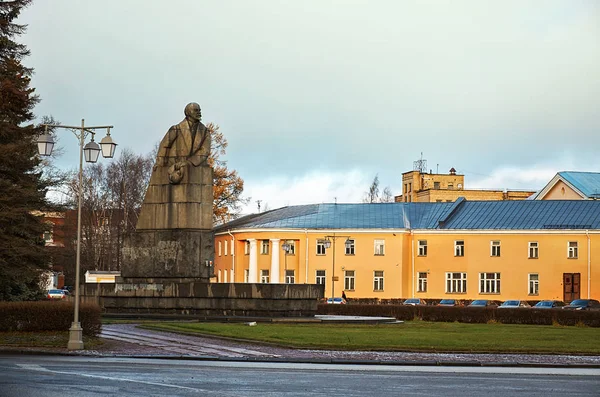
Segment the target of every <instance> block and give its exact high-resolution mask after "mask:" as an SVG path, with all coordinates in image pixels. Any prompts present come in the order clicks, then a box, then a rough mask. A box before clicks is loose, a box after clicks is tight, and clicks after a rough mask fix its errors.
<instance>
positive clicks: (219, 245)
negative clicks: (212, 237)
mask: <svg viewBox="0 0 600 397" xmlns="http://www.w3.org/2000/svg"><path fill="white" fill-rule="evenodd" d="M217 245H218V247H219V250H218V251H219V256H221V242H220V241H219V244H217Z"/></svg>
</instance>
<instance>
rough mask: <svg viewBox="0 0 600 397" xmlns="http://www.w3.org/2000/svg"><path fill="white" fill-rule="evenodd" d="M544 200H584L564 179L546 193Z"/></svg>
mask: <svg viewBox="0 0 600 397" xmlns="http://www.w3.org/2000/svg"><path fill="white" fill-rule="evenodd" d="M542 200H583V197H581V196H580V195H579V194H577V193H576V192H575V191H574V190H573V189H571V188H570V187H569V186H568V185H567V184H565V183H564V182H563V181H558V182H556V184H555V185H554V186H552V188H551V189H550V190H549V191H548V193H546V195H545V196H544V197H542Z"/></svg>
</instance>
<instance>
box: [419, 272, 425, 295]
mask: <svg viewBox="0 0 600 397" xmlns="http://www.w3.org/2000/svg"><path fill="white" fill-rule="evenodd" d="M417 292H427V272H419V273H418V274H417Z"/></svg>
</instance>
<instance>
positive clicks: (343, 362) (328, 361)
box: [0, 349, 600, 369]
mask: <svg viewBox="0 0 600 397" xmlns="http://www.w3.org/2000/svg"><path fill="white" fill-rule="evenodd" d="M0 354H2V355H7V354H14V355H19V354H20V355H24V356H34V355H35V356H61V357H66V356H70V357H88V358H130V359H145V360H147V359H153V360H165V361H175V360H183V361H221V362H256V363H290V364H333V365H389V366H406V367H487V368H490V367H503V368H585V369H600V364H551V363H539V364H537V363H522V362H518V361H515V362H481V361H436V360H431V361H428V360H423V361H381V360H352V359H341V358H293V357H219V356H184V355H179V356H177V355H168V356H167V355H152V354H148V355H145V354H102V353H90V354H81V353H76V352H49V351H44V350H39V351H37V350H10V349H0Z"/></svg>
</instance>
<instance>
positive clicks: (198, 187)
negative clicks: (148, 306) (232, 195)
mask: <svg viewBox="0 0 600 397" xmlns="http://www.w3.org/2000/svg"><path fill="white" fill-rule="evenodd" d="M184 114H185V119H183V120H182V121H181V122H180V123H178V124H175V125H173V126H172V127H171V128H169V130H168V131H167V133H166V134H165V136H164V138H163V139H162V141H161V142H160V146H159V148H158V154H157V157H156V163H155V164H154V167H153V170H152V176H151V177H150V183H149V186H148V190H147V191H146V196H145V198H144V203H143V204H142V208H141V210H140V215H139V218H138V222H137V226H136V231H135V233H133V234H132V235H131V236H129V239H128V240H127V242H126V244H125V247H124V248H123V266H122V271H121V273H122V276H123V277H124V278H146V279H148V278H152V279H153V280H155V279H156V278H178V279H182V280H183V279H190V278H191V279H195V278H202V279H206V278H207V277H210V276H211V275H212V274H211V272H212V270H210V271H209V272H208V273H207V272H206V271H205V270H206V269H207V268H209V267H211V266H210V265H212V260H213V258H214V251H213V235H212V227H213V190H212V189H213V171H212V168H211V167H210V166H209V165H208V163H207V159H208V156H209V155H210V150H211V136H210V131H209V130H208V129H207V128H206V127H205V126H204V124H202V123H201V122H200V118H201V115H202V114H201V110H200V105H198V104H197V103H190V104H188V105H187V106H186V107H185V110H184ZM138 281H139V280H138Z"/></svg>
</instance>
